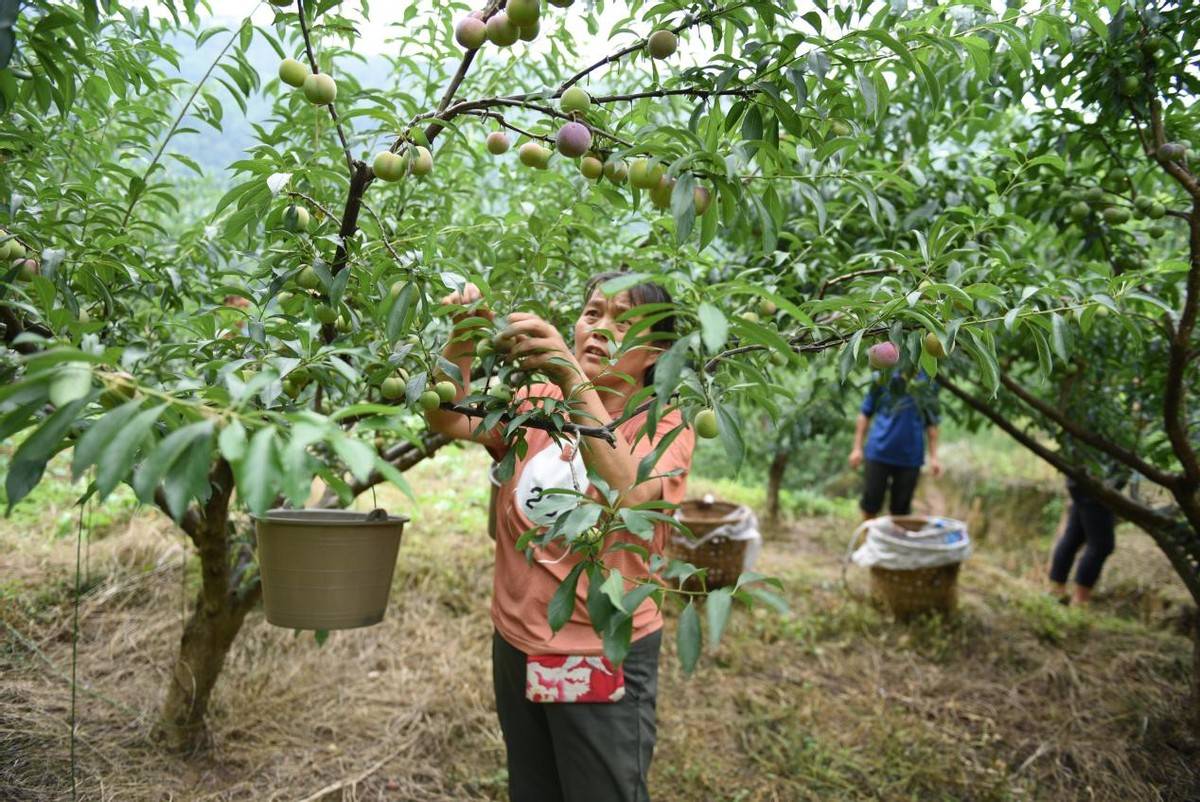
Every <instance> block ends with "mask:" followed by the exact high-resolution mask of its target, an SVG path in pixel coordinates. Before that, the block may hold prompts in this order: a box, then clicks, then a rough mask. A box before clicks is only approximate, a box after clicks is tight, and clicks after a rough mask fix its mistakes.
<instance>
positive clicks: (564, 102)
mask: <svg viewBox="0 0 1200 802" xmlns="http://www.w3.org/2000/svg"><path fill="white" fill-rule="evenodd" d="M558 107H559V108H560V109H562V110H563V113H564V114H571V113H573V112H574V113H578V114H586V113H587V110H588V109H590V108H591V107H592V97H591V95H589V94H588V93H587V92H585V91H584V90H582V89H580V88H579V87H578V86H572V87H569V88H568V89H567V90H566V91H565V92H563V93H562V97H561V98H559V100H558Z"/></svg>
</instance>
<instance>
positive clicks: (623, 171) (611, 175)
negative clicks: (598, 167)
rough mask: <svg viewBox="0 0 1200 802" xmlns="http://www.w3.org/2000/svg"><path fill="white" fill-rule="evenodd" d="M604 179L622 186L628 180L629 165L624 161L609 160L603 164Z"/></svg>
mask: <svg viewBox="0 0 1200 802" xmlns="http://www.w3.org/2000/svg"><path fill="white" fill-rule="evenodd" d="M604 177H605V178H607V179H608V180H609V181H611V182H613V183H614V184H624V183H625V182H626V181H627V180H628V179H629V165H628V164H626V163H625V160H624V159H615V158H614V159H609V160H608V161H606V162H605V163H604Z"/></svg>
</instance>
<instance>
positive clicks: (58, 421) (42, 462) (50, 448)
mask: <svg viewBox="0 0 1200 802" xmlns="http://www.w3.org/2000/svg"><path fill="white" fill-rule="evenodd" d="M85 403H87V402H86V399H82V398H81V399H79V400H78V401H72V402H71V403H69V404H67V405H66V406H65V407H61V408H60V409H58V410H56V411H55V412H54V414H53V415H51V416H50V417H48V418H46V420H45V421H43V422H42V425H41V426H39V427H38V428H37V430H36V431H34V433H33V434H31V435H29V437H27V438H26V439H25V442H23V443H21V446H20V447H19V448H18V449H17V450H16V452H15V453H14V454H13V456H12V462H11V463H10V464H9V466H8V476H7V477H5V480H4V489H5V492H6V493H7V495H8V510H9V512H11V511H12V508H13V505H14V504H16V503H17V502H18V501H20V500H21V499H23V498H25V496H27V495H29V492H30V491H31V490H33V488H35V487H37V483H38V482H39V481H41V479H42V474H43V473H44V472H45V470H46V462H48V461H49V459H50V457H52V456H54V455H55V454H56V453H57V452H58V450H59V447H60V444H61V443H62V439H63V435H65V434H66V433H67V429H69V428H71V424H73V423H74V422H75V420H76V417H77V416H78V415H79V410H80V409H82V408H83V405H84V404H85Z"/></svg>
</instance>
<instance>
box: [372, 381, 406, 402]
mask: <svg viewBox="0 0 1200 802" xmlns="http://www.w3.org/2000/svg"><path fill="white" fill-rule="evenodd" d="M406 389H407V388H406V386H405V382H404V379H403V378H401V377H399V376H388V377H387V378H386V379H384V380H383V383H382V384H380V385H379V392H380V394H381V395H382V396H383V397H384V398H386V399H387V400H389V401H395V400H397V399H399V398H403V397H404V393H405V390H406Z"/></svg>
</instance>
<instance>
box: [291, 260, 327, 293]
mask: <svg viewBox="0 0 1200 802" xmlns="http://www.w3.org/2000/svg"><path fill="white" fill-rule="evenodd" d="M296 283H297V284H299V285H300V286H301V287H302V288H304V289H306V290H315V289H319V288H320V286H321V277H320V276H318V275H317V271H316V270H314V269H313V267H312V265H308V266H307V267H305V268H304V269H303V270H301V271H300V272H299V274H297V276H296Z"/></svg>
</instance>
